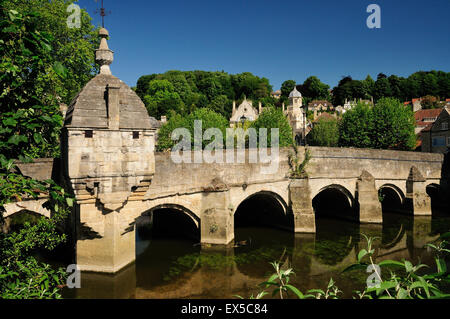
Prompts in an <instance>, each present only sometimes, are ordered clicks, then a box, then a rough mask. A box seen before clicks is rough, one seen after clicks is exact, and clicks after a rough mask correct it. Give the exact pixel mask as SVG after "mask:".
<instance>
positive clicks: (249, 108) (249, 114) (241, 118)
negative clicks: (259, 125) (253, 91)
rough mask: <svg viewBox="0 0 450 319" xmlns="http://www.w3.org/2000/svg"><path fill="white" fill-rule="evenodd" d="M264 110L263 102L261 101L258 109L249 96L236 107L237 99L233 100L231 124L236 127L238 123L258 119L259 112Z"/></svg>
mask: <svg viewBox="0 0 450 319" xmlns="http://www.w3.org/2000/svg"><path fill="white" fill-rule="evenodd" d="M262 111H263V107H262V104H261V102H259V107H258V110H257V109H256V108H254V107H253V103H252V101H250V100H247V98H244V101H242V103H241V104H240V105H239V107H238V108H237V109H236V101H233V111H232V113H231V118H230V126H231V127H235V126H237V124H238V123H242V122H245V121H256V119H257V118H258V116H259V114H261V112H262Z"/></svg>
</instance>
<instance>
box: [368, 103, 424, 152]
mask: <svg viewBox="0 0 450 319" xmlns="http://www.w3.org/2000/svg"><path fill="white" fill-rule="evenodd" d="M372 112H373V126H372V130H371V141H372V145H371V147H372V148H383V149H399V150H412V149H414V147H415V146H416V135H415V133H414V127H415V120H414V114H413V112H412V110H411V109H409V108H406V107H404V106H403V104H402V103H400V101H398V100H397V99H393V98H382V99H380V100H379V101H378V102H377V103H376V104H375V106H374V108H373V109H372Z"/></svg>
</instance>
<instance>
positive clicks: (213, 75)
mask: <svg viewBox="0 0 450 319" xmlns="http://www.w3.org/2000/svg"><path fill="white" fill-rule="evenodd" d="M154 81H168V82H170V84H171V85H172V86H171V87H169V88H168V87H167V83H166V82H164V83H165V86H163V87H158V88H155V86H154ZM271 91H272V86H271V85H270V84H269V80H268V79H266V78H260V77H257V76H255V75H253V74H251V73H249V72H244V73H240V74H228V73H226V72H223V71H222V72H207V71H167V72H166V73H163V74H151V75H144V76H141V77H140V78H139V79H138V81H137V86H136V93H137V94H138V95H139V97H141V99H142V100H143V101H144V103H145V105H146V107H147V109H148V110H149V114H150V115H151V116H154V117H159V116H161V115H166V114H169V112H170V110H175V111H176V112H177V113H180V114H182V115H186V114H188V113H191V112H193V111H195V110H196V109H199V108H209V109H211V110H213V111H215V112H217V113H219V114H221V115H223V116H224V117H226V118H229V117H230V116H231V112H232V101H233V100H242V99H243V98H244V97H247V98H248V99H251V100H252V101H253V102H254V103H257V102H259V101H263V102H264V105H265V106H267V105H269V104H270V105H275V100H274V99H273V98H272V97H271V96H270V92H271ZM155 105H156V106H155Z"/></svg>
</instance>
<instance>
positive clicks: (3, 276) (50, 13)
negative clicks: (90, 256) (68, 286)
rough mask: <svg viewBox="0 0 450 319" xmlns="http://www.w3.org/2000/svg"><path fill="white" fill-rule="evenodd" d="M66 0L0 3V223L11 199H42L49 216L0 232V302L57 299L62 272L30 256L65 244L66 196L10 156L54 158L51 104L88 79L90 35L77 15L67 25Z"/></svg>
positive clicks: (55, 113) (56, 118) (56, 115)
mask: <svg viewBox="0 0 450 319" xmlns="http://www.w3.org/2000/svg"><path fill="white" fill-rule="evenodd" d="M72 2H73V1H70V0H69V1H63V0H55V1H45V0H30V1H25V0H11V1H4V0H0V26H1V31H0V57H1V60H0V74H1V75H0V105H1V107H2V112H1V113H0V223H1V224H3V222H4V220H3V219H2V214H3V210H4V207H3V206H4V205H5V204H7V203H9V202H11V201H21V200H23V199H27V198H37V197H38V196H46V197H48V198H49V199H48V201H47V202H46V203H45V207H46V208H47V209H49V210H50V212H51V218H49V219H46V218H44V217H41V218H39V219H38V220H37V221H36V223H30V222H26V223H25V224H24V225H23V227H22V228H20V229H18V230H16V231H13V232H10V233H8V234H4V233H2V234H0V297H1V298H58V297H60V296H61V295H60V288H59V287H60V285H61V284H62V283H63V282H64V277H65V273H64V272H63V271H62V269H59V270H53V269H51V268H50V266H49V265H46V264H43V263H40V262H39V261H37V260H36V259H35V257H34V256H33V253H34V252H35V251H36V250H37V249H44V250H52V249H54V248H55V247H57V246H58V245H59V244H61V243H63V242H64V241H65V240H66V237H67V236H66V235H64V234H60V233H59V232H58V231H57V228H58V227H59V226H60V225H61V223H63V222H64V221H65V219H66V218H67V214H68V212H69V208H70V207H71V206H72V205H73V201H74V199H73V198H72V197H70V196H69V195H68V194H67V193H65V192H64V190H63V189H62V188H61V187H60V186H58V185H56V184H55V183H54V182H53V181H51V180H48V181H45V182H40V181H36V180H33V179H30V178H27V177H24V176H23V175H21V174H19V173H16V172H17V170H16V168H15V167H14V159H19V160H22V161H28V160H31V158H36V157H56V156H57V155H58V152H59V141H58V137H59V130H60V128H61V126H62V115H61V113H60V111H59V102H60V101H63V102H66V103H67V102H69V101H70V99H71V98H72V96H73V95H74V93H76V92H77V91H78V90H79V89H80V88H81V87H82V86H84V84H85V82H87V81H88V80H89V79H90V78H91V76H92V74H93V72H92V71H93V70H94V68H93V54H92V53H93V49H94V48H95V47H97V45H98V44H97V43H98V40H97V35H96V34H95V33H94V28H93V26H92V25H91V24H90V18H89V16H88V15H87V13H86V12H84V11H82V17H81V22H82V24H81V25H82V27H81V28H80V29H68V28H67V26H66V20H67V17H68V15H69V13H67V12H66V8H67V5H68V4H70V3H72ZM58 286H59V287H58Z"/></svg>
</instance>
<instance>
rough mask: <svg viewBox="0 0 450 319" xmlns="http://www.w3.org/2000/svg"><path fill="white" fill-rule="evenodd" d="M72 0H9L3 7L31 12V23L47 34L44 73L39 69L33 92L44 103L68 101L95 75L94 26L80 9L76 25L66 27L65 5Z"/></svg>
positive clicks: (96, 45)
mask: <svg viewBox="0 0 450 319" xmlns="http://www.w3.org/2000/svg"><path fill="white" fill-rule="evenodd" d="M75 2H76V1H75V0H52V1H48V0H9V1H7V2H6V6H5V7H6V8H8V9H10V10H15V11H18V12H22V11H27V12H31V11H33V12H35V13H37V14H38V15H39V19H38V20H37V21H36V22H35V23H36V28H37V30H39V32H40V33H41V34H45V33H47V34H49V35H50V37H49V38H48V44H49V45H50V47H51V55H50V57H49V59H50V61H49V63H46V64H44V72H39V75H38V76H37V78H36V81H35V85H34V86H35V91H36V93H37V94H38V96H39V97H40V98H41V100H42V102H43V103H44V104H52V103H54V100H53V99H55V98H58V101H59V100H60V101H61V102H64V103H66V104H69V103H70V102H71V100H72V98H73V97H74V96H75V95H76V94H77V93H78V92H79V91H80V90H81V89H82V88H83V87H84V85H85V84H86V83H87V82H88V81H89V80H90V79H91V78H92V77H93V76H94V75H95V74H96V72H97V66H96V64H95V61H94V57H95V56H94V54H93V52H94V50H95V49H97V48H98V45H99V37H98V28H96V27H95V26H94V25H93V24H92V19H91V17H90V16H89V14H88V13H87V12H86V10H84V9H82V10H81V12H80V13H81V16H80V22H81V23H80V28H68V27H67V18H68V16H69V15H70V14H71V13H69V12H67V7H68V6H69V5H70V4H72V3H75Z"/></svg>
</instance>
